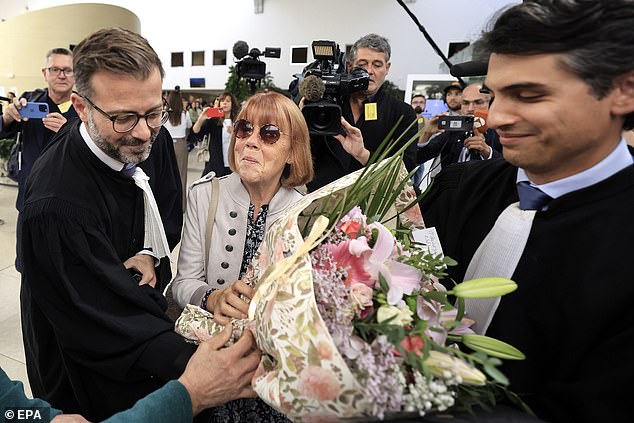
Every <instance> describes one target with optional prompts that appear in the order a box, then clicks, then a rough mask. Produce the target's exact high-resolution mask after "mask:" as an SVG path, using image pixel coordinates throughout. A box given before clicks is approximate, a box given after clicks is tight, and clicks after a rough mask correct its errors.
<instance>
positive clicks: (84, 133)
mask: <svg viewBox="0 0 634 423" xmlns="http://www.w3.org/2000/svg"><path fill="white" fill-rule="evenodd" d="M79 133H80V134H81V137H82V138H83V139H84V142H85V143H86V145H87V146H88V148H90V151H92V152H93V154H94V155H95V156H97V158H98V159H99V160H101V161H102V162H104V163H105V164H107V165H108V167H110V168H111V169H113V170H115V171H117V172H121V171H122V170H123V168H124V167H125V163H122V162H120V161H119V160H117V159H113V158H112V157H110V156H109V155H107V154H106V153H104V152H103V150H102V149H101V148H99V147H97V144H95V142H94V141H93V140H92V138H90V134H88V130H87V129H86V124H85V123H84V122H82V123H81V125H80V126H79Z"/></svg>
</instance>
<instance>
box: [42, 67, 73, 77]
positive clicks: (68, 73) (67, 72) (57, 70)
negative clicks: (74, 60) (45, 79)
mask: <svg viewBox="0 0 634 423" xmlns="http://www.w3.org/2000/svg"><path fill="white" fill-rule="evenodd" d="M46 70H47V71H48V73H50V74H51V75H54V76H59V74H60V73H62V72H63V73H64V75H65V76H73V74H74V73H75V71H74V70H72V69H71V68H58V67H57V66H52V67H50V68H47V69H46Z"/></svg>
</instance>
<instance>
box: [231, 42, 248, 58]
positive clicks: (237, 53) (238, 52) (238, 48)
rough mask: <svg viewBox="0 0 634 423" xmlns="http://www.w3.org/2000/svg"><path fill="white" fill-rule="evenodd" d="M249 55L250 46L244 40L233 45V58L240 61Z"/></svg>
mask: <svg viewBox="0 0 634 423" xmlns="http://www.w3.org/2000/svg"><path fill="white" fill-rule="evenodd" d="M247 54H249V45H248V44H247V43H246V42H244V41H242V40H239V41H236V43H235V44H234V45H233V56H234V57H235V58H236V59H238V60H240V59H242V58H243V57H244V56H246V55H247Z"/></svg>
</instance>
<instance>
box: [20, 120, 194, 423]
mask: <svg viewBox="0 0 634 423" xmlns="http://www.w3.org/2000/svg"><path fill="white" fill-rule="evenodd" d="M80 123H81V122H79V121H75V122H73V124H67V125H65V126H64V128H63V129H62V130H61V131H60V133H58V135H57V137H59V139H58V140H57V142H55V143H52V145H51V146H50V147H49V148H48V149H47V150H46V151H45V152H44V153H43V154H42V156H41V157H40V159H39V160H38V161H37V162H36V164H35V166H34V167H33V171H32V173H31V175H32V177H31V179H30V181H31V182H30V183H29V184H28V186H27V194H26V202H25V207H24V210H23V211H22V213H21V214H20V219H21V223H22V225H23V230H22V257H23V261H24V273H23V283H22V291H21V306H22V324H23V332H24V339H25V350H26V358H27V368H28V371H29V380H30V382H31V387H32V390H33V394H34V396H36V397H43V399H45V400H47V401H49V402H50V403H51V404H52V405H53V406H54V407H56V408H60V409H63V410H65V411H66V412H80V413H81V414H83V415H84V416H85V417H86V418H88V419H90V420H101V419H104V418H106V417H108V416H109V415H111V414H113V413H114V412H116V411H119V410H123V409H126V408H129V407H130V406H132V405H133V404H134V402H135V401H137V400H138V399H139V398H141V397H143V396H145V395H146V394H148V393H149V392H152V391H153V390H155V389H157V388H158V387H160V386H161V385H163V384H164V383H165V381H167V380H169V379H173V378H176V377H178V376H179V375H180V374H181V373H182V371H183V370H184V368H185V365H186V363H187V360H188V359H189V357H190V356H191V354H192V353H193V351H194V347H193V346H191V345H189V344H186V343H185V342H184V341H183V340H182V338H181V337H179V336H178V335H177V334H176V333H174V332H173V323H172V322H171V321H170V320H169V318H168V317H167V316H166V315H165V314H164V312H163V307H164V305H165V304H164V298H163V297H162V295H161V293H160V291H159V290H157V289H154V288H151V287H150V286H148V285H144V286H138V285H137V283H136V281H135V280H134V279H133V278H132V277H131V275H130V273H129V272H128V270H126V269H125V268H124V266H123V262H124V261H125V260H127V259H128V258H129V257H131V256H133V255H135V254H136V253H137V252H139V251H140V250H142V249H143V247H144V246H143V238H144V205H143V194H142V191H141V190H140V189H139V188H137V187H136V185H135V184H134V181H133V180H132V179H130V178H128V177H126V176H124V175H122V174H121V173H120V172H116V171H114V170H113V169H111V168H110V167H108V166H107V165H106V164H104V163H103V162H102V161H101V160H99V158H97V157H96V156H95V155H94V154H93V153H92V152H91V151H90V149H89V148H88V146H87V145H86V143H85V141H84V140H83V138H82V137H81V135H80V133H79V125H80ZM162 131H163V130H162ZM159 142H160V141H159V140H158V139H157V141H156V142H155V145H156V146H159V145H160V144H158V143H159ZM159 162H160V161H159ZM154 165H157V163H154ZM159 168H160V165H157V166H155V167H154V168H153V169H154V171H157V174H156V175H153V174H152V169H148V170H149V173H148V174H149V176H150V177H151V178H152V177H154V178H155V182H160V178H161V177H160V175H161V172H160V171H159V170H160V169H159ZM175 180H178V178H176V179H175ZM34 181H37V183H35V182H34ZM151 183H152V180H151ZM159 191H160V189H159ZM157 197H158V196H157ZM173 198H174V199H177V200H176V201H179V200H180V195H174V197H173ZM157 200H158V198H157ZM164 207H165V206H164ZM159 208H160V206H159ZM163 210H164V209H161V213H162V212H163ZM173 211H174V212H179V213H180V209H179V207H178V206H174V207H173ZM168 232H169V231H168ZM169 238H170V235H169V234H168V239H169ZM172 241H173V240H171V241H170V244H171V243H172ZM158 273H160V271H159V272H158ZM35 334H36V335H37V336H35Z"/></svg>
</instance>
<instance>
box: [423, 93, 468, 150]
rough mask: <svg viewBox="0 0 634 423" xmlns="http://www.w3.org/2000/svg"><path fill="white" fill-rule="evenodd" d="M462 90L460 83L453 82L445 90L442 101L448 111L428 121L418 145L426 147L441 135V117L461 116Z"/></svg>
mask: <svg viewBox="0 0 634 423" xmlns="http://www.w3.org/2000/svg"><path fill="white" fill-rule="evenodd" d="M462 90H463V86H462V85H460V83H459V82H458V81H455V82H452V83H451V84H449V85H447V86H446V87H445V88H444V89H443V96H442V99H443V101H444V102H445V104H446V105H447V111H446V112H444V113H441V114H438V115H435V116H432V118H431V119H427V122H426V124H425V130H424V131H423V132H421V133H420V137H419V138H418V145H419V146H421V145H424V144H425V143H427V142H428V141H429V140H430V139H431V137H434V136H436V135H438V134H439V133H440V131H439V129H438V118H439V117H440V116H460V114H461V109H462Z"/></svg>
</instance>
